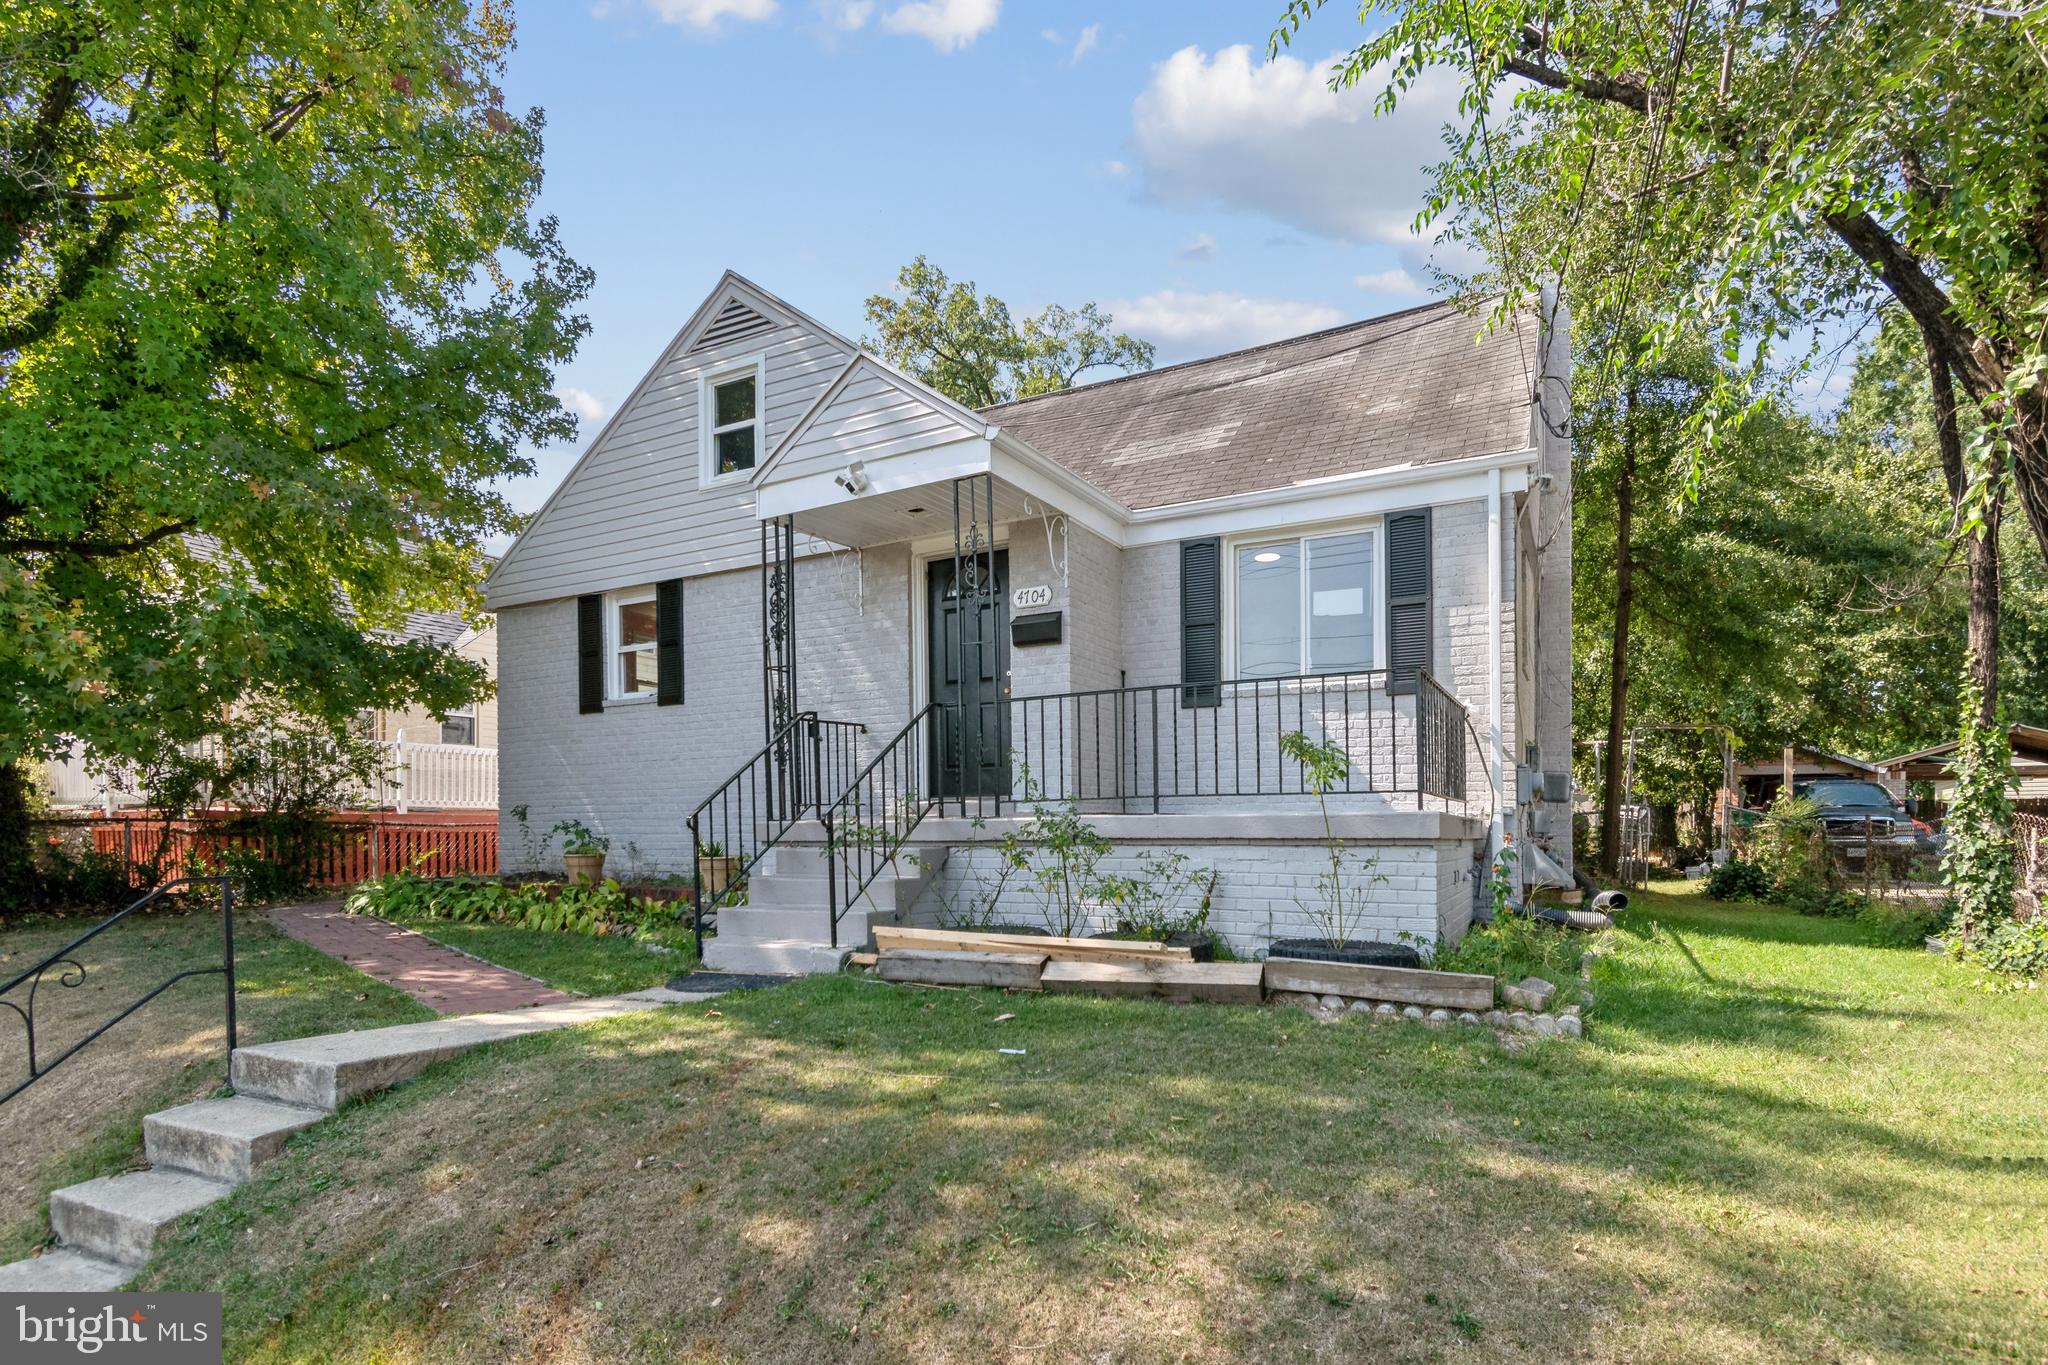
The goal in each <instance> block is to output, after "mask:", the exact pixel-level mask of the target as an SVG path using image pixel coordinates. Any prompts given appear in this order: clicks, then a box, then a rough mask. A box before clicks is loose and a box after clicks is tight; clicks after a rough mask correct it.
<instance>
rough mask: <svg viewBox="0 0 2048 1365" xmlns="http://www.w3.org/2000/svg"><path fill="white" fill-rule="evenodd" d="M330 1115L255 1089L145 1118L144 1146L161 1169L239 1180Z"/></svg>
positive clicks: (182, 1106) (150, 1160)
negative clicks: (256, 1092)
mask: <svg viewBox="0 0 2048 1365" xmlns="http://www.w3.org/2000/svg"><path fill="white" fill-rule="evenodd" d="M326 1117H327V1111H326V1110H325V1109H313V1108H309V1107H306V1106H303V1105H297V1104H279V1103H278V1102H277V1101H275V1100H266V1099H259V1098H257V1097H256V1096H254V1095H235V1096H232V1097H231V1098H228V1099H224V1100H200V1101H199V1102H197V1103H196V1104H181V1105H179V1106H178V1107H177V1108H176V1109H166V1110H164V1111H163V1112H162V1113H160V1114H151V1115H150V1116H149V1117H148V1118H145V1119H144V1120H143V1121H142V1146H143V1150H144V1151H145V1152H146V1153H147V1154H148V1156H149V1164H150V1165H152V1166H154V1167H156V1168H157V1169H158V1170H172V1171H190V1172H192V1173H193V1174H194V1175H203V1176H205V1177H207V1178H208V1179H210V1180H222V1181H226V1182H227V1183H228V1184H231V1185H239V1184H241V1183H242V1182H243V1181H244V1180H247V1179H248V1178H249V1177H250V1176H251V1175H253V1174H255V1171H256V1168H257V1167H258V1166H261V1165H262V1164H263V1163H264V1162H266V1161H268V1160H270V1159H271V1158H272V1157H274V1156H276V1155H277V1154H278V1153H279V1152H282V1151H283V1150H284V1144H285V1141H286V1139H288V1138H290V1137H291V1135H292V1134H293V1133H296V1132H298V1131H299V1130H300V1129H302V1128H310V1127H312V1126H313V1125H314V1124H316V1123H318V1122H319V1121H320V1120H321V1119H324V1118H326Z"/></svg>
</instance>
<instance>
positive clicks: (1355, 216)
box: [1131, 45, 1458, 245]
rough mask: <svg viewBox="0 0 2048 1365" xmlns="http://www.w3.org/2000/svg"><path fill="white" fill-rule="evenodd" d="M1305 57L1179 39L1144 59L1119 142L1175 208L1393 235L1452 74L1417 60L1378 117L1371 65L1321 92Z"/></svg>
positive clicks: (1418, 186)
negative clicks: (1410, 77)
mask: <svg viewBox="0 0 2048 1365" xmlns="http://www.w3.org/2000/svg"><path fill="white" fill-rule="evenodd" d="M1340 55H1341V54H1332V55H1331V57H1330V58H1328V59H1327V60H1325V61H1322V62H1318V63H1315V64H1313V65H1311V64H1309V63H1307V62H1303V61H1301V60H1299V59H1297V58H1294V57H1287V56H1282V57H1279V58H1276V59H1275V60H1273V61H1270V62H1259V61H1256V60H1255V59H1254V58H1253V55H1252V50H1251V49H1250V48H1249V47H1246V46H1242V45H1240V46H1237V47H1226V48H1223V49H1222V50H1220V51H1219V52H1217V53H1216V54H1215V55H1214V56H1213V57H1212V56H1209V55H1208V54H1206V53H1204V52H1203V51H1202V50H1201V49H1200V48H1198V47H1185V48H1182V49H1181V50H1180V51H1178V52H1176V53H1174V54H1173V55H1172V56H1171V57H1169V58H1167V59H1166V60H1165V61H1163V62H1161V63H1160V64H1159V65H1158V66H1157V67H1154V68H1153V71H1152V80H1151V83H1150V84H1149V85H1147V86H1146V87H1145V89H1144V90H1143V91H1142V92H1141V93H1140V94H1139V96H1138V98H1137V100H1136V101H1135V102H1134V103H1133V105H1132V107H1131V141H1132V145H1133V147H1134V148H1135V149H1136V151H1137V154H1138V160H1139V162H1140V163H1141V164H1142V165H1143V167H1144V170H1145V184H1146V188H1147V191H1148V192H1149V193H1150V194H1151V195H1152V197H1154V198H1156V199H1159V200H1161V201H1162V202H1165V203H1169V204H1175V205H1180V206H1186V207H1193V206H1202V205H1209V204H1226V205H1229V206H1231V207H1234V208H1246V209H1253V210H1256V211H1258V212H1261V213H1265V214H1268V215H1270V216H1272V217H1274V218H1277V219H1279V220H1281V221H1282V222H1286V223H1291V224H1293V225H1295V226H1297V227H1300V228H1304V229H1306V230H1308V231H1310V232H1314V233H1317V234H1319V235H1322V236H1325V237H1335V238H1339V239H1341V240H1344V241H1374V242H1386V243H1391V244H1398V245H1409V244H1412V243H1413V242H1414V240H1415V239H1414V237H1413V235H1412V234H1411V233H1410V232H1409V224H1410V223H1411V222H1412V221H1413V219H1414V216H1415V211H1416V209H1417V208H1419V207H1420V206H1421V203H1422V196H1423V192H1424V189H1425V188H1426V185H1427V176H1426V174H1425V169H1424V168H1425V167H1426V166H1427V164H1428V163H1430V162H1432V161H1434V160H1436V159H1438V155H1439V152H1438V145H1439V144H1438V136H1437V135H1438V131H1439V130H1440V129H1441V127H1442V126H1443V124H1444V123H1446V122H1447V121H1452V120H1455V119H1456V118H1457V101H1458V83H1457V78H1456V77H1455V76H1454V75H1452V74H1450V73H1449V72H1445V71H1438V70H1431V71H1425V72H1424V73H1423V74H1422V75H1421V76H1420V77H1418V78H1417V79H1416V81H1415V82H1414V84H1413V85H1412V86H1411V87H1410V88H1409V90H1408V91H1407V93H1406V94H1405V95H1403V96H1402V99H1401V103H1400V106H1399V107H1398V108H1397V109H1396V111H1395V112H1394V113H1393V114H1391V115H1388V116H1387V117H1385V118H1374V117H1373V112H1372V103H1373V99H1374V97H1375V95H1376V94H1377V92H1378V91H1379V90H1380V88H1381V87H1382V86H1383V85H1384V81H1383V80H1382V79H1381V75H1380V73H1379V72H1378V71H1375V72H1372V73H1368V75H1367V77H1366V79H1365V80H1364V81H1362V82H1360V83H1359V85H1358V86H1356V87H1354V88H1352V89H1350V90H1346V91H1344V92H1342V93H1341V94H1339V93H1332V92H1331V90H1330V88H1329V85H1328V78H1327V75H1326V73H1327V72H1328V70H1329V68H1330V66H1331V65H1332V64H1333V63H1334V62H1336V61H1337V60H1338V58H1339V56H1340Z"/></svg>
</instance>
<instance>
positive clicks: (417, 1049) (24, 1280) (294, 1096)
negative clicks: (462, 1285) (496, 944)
mask: <svg viewBox="0 0 2048 1365" xmlns="http://www.w3.org/2000/svg"><path fill="white" fill-rule="evenodd" d="M716 994H717V992H716V991H701V992H681V991H670V990H661V989H656V990H650V991H636V992H634V993H633V994H631V995H615V996H603V997H599V998H597V999H593V1000H570V1001H568V1002H566V1003H562V1004H554V1005H540V1006H536V1007H534V1008H532V1009H524V1010H505V1011H501V1012H499V1013H495V1014H471V1015H461V1016H457V1017H454V1018H449V1019H435V1020H432V1021H430V1022H427V1023H423V1024H399V1025H396V1026H394V1027H391V1028H380V1029H365V1030H363V1031H362V1032H359V1033H330V1034H327V1035H325V1036H322V1037H318V1038H299V1039H294V1040H293V1041H291V1042H286V1043H262V1044H259V1045H257V1046H255V1047H245V1048H237V1049H236V1050H235V1055H234V1058H233V1061H232V1063H231V1074H232V1076H233V1078H234V1082H235V1089H236V1093H235V1094H234V1095H233V1096H231V1097H229V1098H226V1099H214V1100H199V1101H196V1102H195V1103H192V1104H181V1105H179V1106H178V1107H177V1108H175V1109H166V1110H163V1111H162V1112H160V1113H156V1114H151V1115H149V1116H148V1117H146V1118H145V1119H143V1121H142V1132H143V1146H144V1151H145V1152H146V1153H147V1154H148V1156H149V1160H150V1163H151V1166H152V1169H150V1170H147V1171H132V1172H129V1173H128V1174H126V1175H112V1176H102V1177H101V1178H99V1179H98V1180H88V1181H86V1182H85V1183H84V1184H82V1185H72V1186H69V1187H68V1188H65V1189H61V1190H56V1191H54V1192H52V1193H51V1195H50V1228H51V1230H52V1231H53V1232H55V1233H56V1235H57V1240H58V1242H59V1243H60V1245H59V1246H58V1247H57V1248H55V1249H53V1250H50V1251H46V1252H45V1253H44V1254H43V1255H41V1256H38V1257H33V1258H31V1259H29V1260H25V1261H16V1262H15V1263H14V1264H12V1265H5V1266H0V1292H21V1291H37V1290H42V1291H51V1290H75V1291H101V1290H111V1289H118V1288H120V1287H121V1286H122V1285H124V1284H126V1283H128V1281H129V1280H131V1279H133V1278H134V1276H135V1274H136V1272H137V1271H139V1270H140V1269H141V1267H142V1264H143V1263H144V1262H145V1261H147V1260H148V1259H149V1253H150V1248H151V1247H152V1246H153V1245H154V1244H155V1242H156V1239H157V1236H158V1234H160V1233H161V1232H162V1231H163V1229H164V1228H165V1227H167V1226H169V1225H170V1224H172V1223H174V1222H176V1221H177V1220H178V1219H180V1218H183V1217H185V1216H186V1215H187V1214H189V1213H193V1212H196V1211H197V1210H199V1209H202V1208H204V1207H206V1206H207V1205H208V1204H211V1203H212V1202H213V1201H214V1200H216V1199H221V1198H224V1197H225V1196H226V1195H227V1194H228V1193H229V1192H230V1191H231V1190H233V1189H234V1187H235V1186H237V1185H239V1184H241V1183H242V1182H243V1181H245V1180H248V1179H249V1178H250V1177H251V1176H252V1175H253V1174H255V1172H256V1171H257V1169H258V1168H260V1167H261V1166H262V1165H264V1163H266V1162H268V1161H270V1160H272V1159H274V1158H275V1157H277V1156H278V1155H279V1154H281V1153H282V1152H283V1151H284V1147H285V1143H286V1142H288V1141H289V1140H290V1138H291V1135H292V1134H293V1133H296V1132H299V1131H300V1130H302V1129H305V1128H309V1127H311V1126H312V1125H313V1124H315V1123H318V1122H319V1121H320V1120H321V1119H324V1118H326V1117H327V1116H328V1115H329V1114H331V1113H333V1112H334V1110H335V1109H337V1108H339V1107H340V1106H341V1105H343V1104H345V1103H347V1102H348V1101H350V1100H352V1099H356V1098H359V1097H361V1096H363V1095H367V1094H370V1093H371V1092H373V1091H377V1090H382V1089H386V1088H387V1087H390V1086H393V1085H396V1084H398V1083H399V1082H400V1081H403V1080H408V1079H410V1078H411V1077H413V1076H417V1075H418V1074H419V1073H420V1072H422V1071H424V1070H426V1069H427V1068H428V1067H429V1066H432V1065H433V1064H434V1063H435V1062H438V1061H442V1060H445V1059H447V1058H449V1057H455V1056H459V1055H460V1054H462V1053H464V1052H467V1051H469V1050H470V1049H471V1048H473V1047H477V1046H479V1045H481V1044H483V1043H495V1042H499V1041H502V1040H504V1039H507V1038H523V1037H525V1036H526V1035H528V1034H532V1033H546V1032H549V1031H551V1030H554V1029H560V1028H569V1027H572V1026H574V1025H577V1024H588V1023H594V1022H596V1021H598V1020H602V1019H616V1018H618V1017H619V1016H621V1015H626V1014H637V1013H639V1012H640V1011H642V1010H650V1009H656V1008H659V1007H660V1006H662V1005H679V1004H688V1003H691V1002H693V1001H698V1000H708V999H710V998H711V997H712V996H713V995H716Z"/></svg>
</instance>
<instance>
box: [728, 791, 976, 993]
mask: <svg viewBox="0 0 2048 1365" xmlns="http://www.w3.org/2000/svg"><path fill="white" fill-rule="evenodd" d="M801 829H802V827H801V826H800V827H799V831H801ZM819 833H820V835H822V830H820V831H819ZM946 853H947V850H946V849H945V848H944V847H942V846H941V847H924V846H919V847H916V848H907V849H905V850H904V851H903V853H902V854H901V855H899V856H898V857H897V859H896V861H895V863H894V864H892V865H891V866H889V867H885V868H883V869H882V871H881V872H880V874H879V875H877V876H876V878H875V880H874V881H873V882H872V883H871V884H870V885H869V886H868V888H867V891H866V892H865V893H864V894H863V895H862V896H861V898H860V899H859V900H858V901H856V902H855V903H854V904H853V905H851V906H849V907H847V910H846V913H845V914H844V915H842V916H841V917H840V920H839V943H838V946H837V947H834V946H833V945H832V941H831V937H832V936H831V921H830V911H829V909H828V908H827V907H828V903H829V895H828V883H827V880H826V866H825V859H826V853H825V846H824V844H823V842H822V841H820V842H816V843H806V842H794V841H793V842H784V843H781V844H778V845H776V847H774V848H773V849H771V850H769V852H768V854H767V856H766V857H764V858H762V860H761V861H760V863H759V864H758V865H756V866H755V868H754V870H753V872H752V873H750V874H749V875H748V877H747V903H746V904H745V905H736V906H728V907H727V908H725V909H722V910H720V911H719V912H718V933H717V934H716V935H715V936H714V937H712V938H710V939H707V940H706V941H705V944H704V965H705V966H706V967H709V968H711V969H712V970H713V971H720V972H761V973H774V974H786V975H805V974H810V973H817V972H836V971H838V970H839V969H840V968H841V967H842V966H844V965H845V964H846V958H847V955H848V954H850V953H852V952H854V951H855V950H857V949H859V948H862V947H864V946H866V945H867V943H868V941H869V938H870V935H871V933H872V930H873V928H874V926H875V925H877V924H907V923H909V922H910V912H911V907H912V906H914V905H916V904H917V898H918V897H919V896H920V895H922V894H923V893H924V889H925V887H926V886H927V885H928V884H929V883H930V881H931V879H932V878H933V877H934V876H936V875H937V874H938V872H939V871H940V869H942V868H943V867H944V866H945V858H946ZM912 855H915V859H916V861H913V860H912ZM840 894H841V895H842V896H843V895H844V894H845V891H844V889H842V890H841V892H840Z"/></svg>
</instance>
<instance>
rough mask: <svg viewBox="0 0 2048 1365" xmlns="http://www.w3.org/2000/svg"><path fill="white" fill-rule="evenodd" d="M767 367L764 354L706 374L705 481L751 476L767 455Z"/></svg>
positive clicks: (703, 388)
mask: <svg viewBox="0 0 2048 1365" xmlns="http://www.w3.org/2000/svg"><path fill="white" fill-rule="evenodd" d="M764 370H765V366H764V365H763V364H762V362H761V359H760V357H758V356H757V357H755V358H754V359H752V360H748V361H746V362H744V363H742V364H739V365H734V366H730V367H728V368H726V369H722V370H715V371H712V372H711V373H708V374H706V375H705V376H704V379H703V383H702V393H701V394H700V395H699V401H700V403H701V404H702V409H703V414H704V420H703V422H702V423H700V425H701V427H702V429H703V432H704V449H703V467H702V469H701V470H700V471H699V472H700V474H701V476H702V482H704V483H707V484H711V483H722V482H726V481H738V480H742V479H746V478H748V477H750V476H751V475H752V474H753V472H754V470H755V468H756V467H757V466H758V465H759V464H760V463H761V457H762V456H763V455H764V454H766V453H767V452H766V450H765V449H764V447H765V445H766V440H765V437H766V435H767V431H766V426H765V424H764V423H763V421H762V417H761V413H762V400H763V399H764V398H765V397H766V395H765V394H764V393H763V389H764V388H765V387H766V376H765V374H764Z"/></svg>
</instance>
